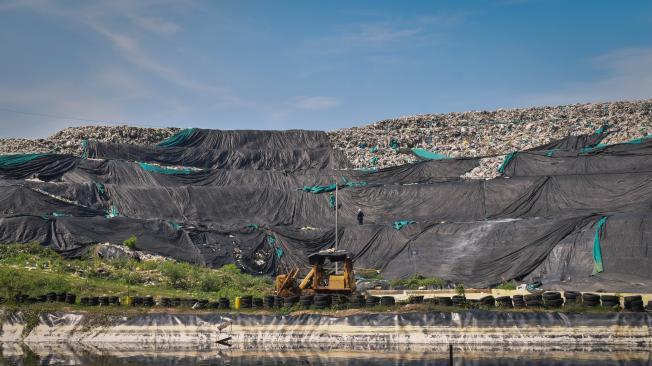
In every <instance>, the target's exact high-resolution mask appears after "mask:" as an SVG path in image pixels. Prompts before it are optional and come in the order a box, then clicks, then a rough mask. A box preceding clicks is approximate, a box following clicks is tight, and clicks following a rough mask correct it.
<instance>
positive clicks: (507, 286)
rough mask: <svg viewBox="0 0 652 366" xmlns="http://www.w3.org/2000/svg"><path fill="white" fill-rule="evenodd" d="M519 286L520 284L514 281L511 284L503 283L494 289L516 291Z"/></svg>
mask: <svg viewBox="0 0 652 366" xmlns="http://www.w3.org/2000/svg"><path fill="white" fill-rule="evenodd" d="M517 286H518V284H517V283H516V281H514V280H512V281H509V282H503V283H501V284H500V285H498V286H496V287H494V288H495V289H498V290H516V287H517Z"/></svg>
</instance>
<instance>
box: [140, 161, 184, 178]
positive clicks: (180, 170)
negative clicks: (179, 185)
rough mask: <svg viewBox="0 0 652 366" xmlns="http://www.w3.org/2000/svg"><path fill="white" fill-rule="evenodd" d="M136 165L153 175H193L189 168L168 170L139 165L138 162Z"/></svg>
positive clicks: (150, 165)
mask: <svg viewBox="0 0 652 366" xmlns="http://www.w3.org/2000/svg"><path fill="white" fill-rule="evenodd" d="M138 165H139V166H140V167H141V168H142V169H143V170H146V171H148V172H154V173H160V174H183V175H188V174H192V173H194V171H193V170H192V169H190V168H170V167H162V166H159V165H155V164H147V163H141V162H138Z"/></svg>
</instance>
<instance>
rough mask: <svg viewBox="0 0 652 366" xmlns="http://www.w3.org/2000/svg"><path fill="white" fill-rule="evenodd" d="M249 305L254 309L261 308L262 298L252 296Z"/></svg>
mask: <svg viewBox="0 0 652 366" xmlns="http://www.w3.org/2000/svg"><path fill="white" fill-rule="evenodd" d="M251 306H252V307H253V308H254V309H262V308H263V299H262V298H260V297H254V298H253V299H251Z"/></svg>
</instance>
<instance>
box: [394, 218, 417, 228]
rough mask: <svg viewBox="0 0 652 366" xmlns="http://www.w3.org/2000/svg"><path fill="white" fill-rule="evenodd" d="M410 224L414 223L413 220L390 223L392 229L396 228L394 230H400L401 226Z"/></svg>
mask: <svg viewBox="0 0 652 366" xmlns="http://www.w3.org/2000/svg"><path fill="white" fill-rule="evenodd" d="M410 224H414V221H412V220H401V221H394V223H393V224H392V227H393V228H394V229H396V230H401V229H402V228H404V227H406V226H408V225H410Z"/></svg>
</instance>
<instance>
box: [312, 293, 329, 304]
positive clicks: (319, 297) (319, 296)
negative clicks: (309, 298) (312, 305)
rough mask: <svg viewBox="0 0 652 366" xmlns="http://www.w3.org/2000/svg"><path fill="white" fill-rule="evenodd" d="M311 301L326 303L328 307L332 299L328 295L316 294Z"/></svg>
mask: <svg viewBox="0 0 652 366" xmlns="http://www.w3.org/2000/svg"><path fill="white" fill-rule="evenodd" d="M313 301H315V302H317V301H321V302H327V303H328V304H329V305H330V304H331V303H332V302H333V298H332V297H331V295H329V294H317V295H315V297H314V298H313Z"/></svg>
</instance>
